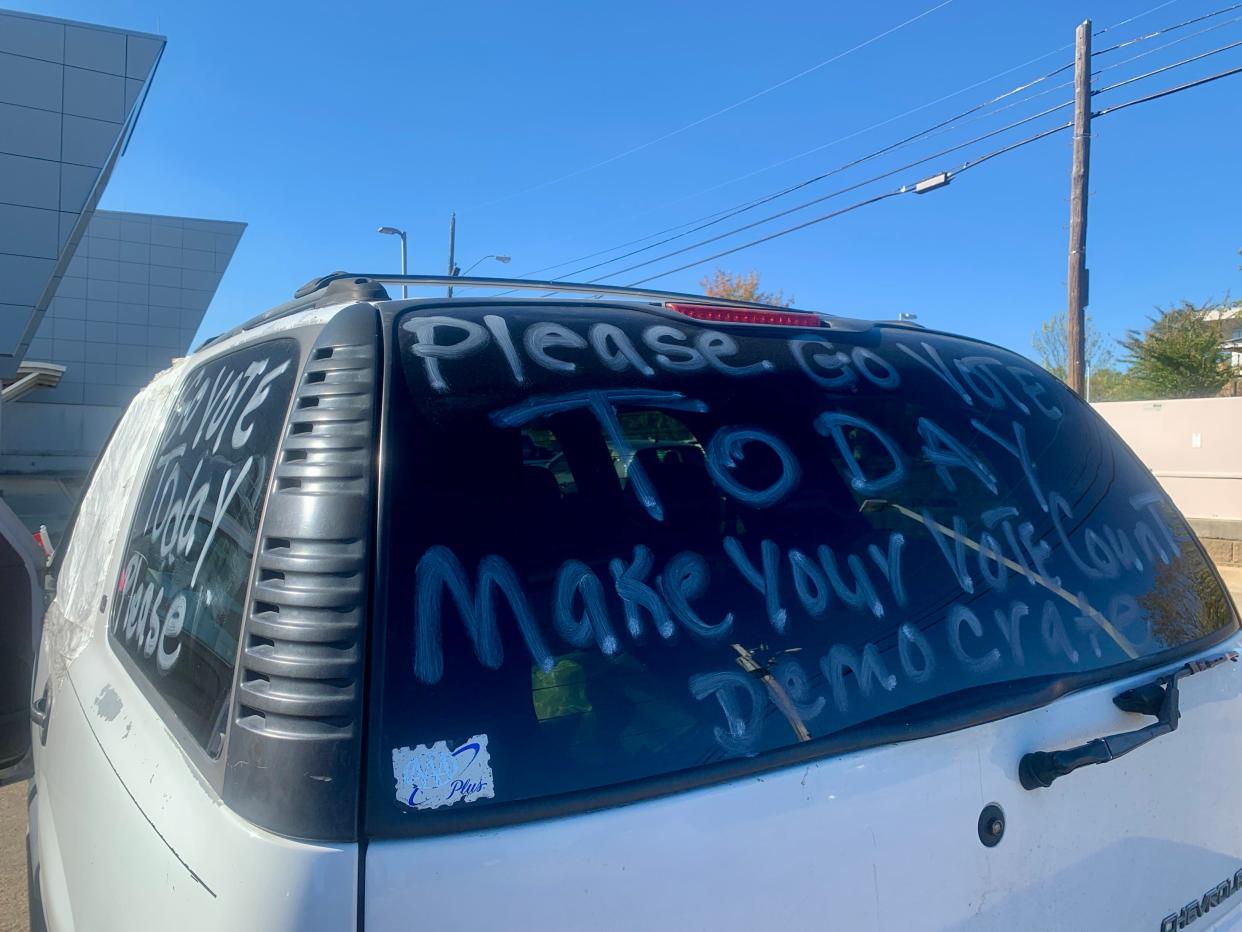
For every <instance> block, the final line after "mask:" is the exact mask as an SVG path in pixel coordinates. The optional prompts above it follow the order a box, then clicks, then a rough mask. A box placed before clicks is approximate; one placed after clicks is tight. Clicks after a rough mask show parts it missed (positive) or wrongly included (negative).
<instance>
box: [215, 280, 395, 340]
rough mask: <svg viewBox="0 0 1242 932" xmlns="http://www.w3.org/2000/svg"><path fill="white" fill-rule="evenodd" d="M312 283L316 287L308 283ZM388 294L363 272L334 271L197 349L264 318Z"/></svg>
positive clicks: (380, 297) (233, 334)
mask: <svg viewBox="0 0 1242 932" xmlns="http://www.w3.org/2000/svg"><path fill="white" fill-rule="evenodd" d="M312 285H315V286H317V287H313V288H312V287H311V286H312ZM389 297H390V295H389V294H388V292H387V291H386V290H385V289H384V286H383V285H381V284H379V283H378V282H376V281H375V280H374V279H373V278H369V277H367V276H364V275H348V274H346V273H345V272H334V273H332V274H331V275H325V276H324V277H323V278H316V279H313V280H312V281H310V282H308V283H307V284H306V285H303V286H302V287H301V288H299V289H298V290H297V292H296V294H295V295H294V297H293V300H292V301H286V302H285V303H284V304H279V305H277V306H276V307H274V308H272V309H271V310H267V311H264V312H263V313H262V314H258V315H256V316H254V317H252V318H250V319H249V320H247V321H245V322H244V323H241V324H238V325H237V326H236V327H234V328H233V329H232V330H226V331H225V332H224V333H218V334H216V335H215V336H214V337H210V338H208V339H206V340H204V341H203V342H202V343H200V344H199V345H198V349H202V348H203V347H205V346H210V345H212V344H213V343H219V342H220V341H221V340H227V339H228V338H229V337H231V336H235V335H236V334H239V333H243V332H244V331H246V330H253V329H254V328H255V327H258V326H261V325H262V324H266V323H267V322H268V321H272V320H276V319H278V318H281V317H288V316H289V315H290V314H296V313H297V312H298V311H309V310H311V309H312V308H316V307H328V306H330V305H333V304H345V303H348V302H350V301H387V300H388V299H389Z"/></svg>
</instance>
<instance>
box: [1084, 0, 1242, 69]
mask: <svg viewBox="0 0 1242 932" xmlns="http://www.w3.org/2000/svg"><path fill="white" fill-rule="evenodd" d="M1235 23H1242V16H1235V17H1234V18H1233V19H1227V20H1225V21H1224V22H1223V23H1216V24H1214V25H1212V26H1206V27H1204V28H1203V29H1200V30H1199V31H1198V32H1192V33H1190V35H1186V36H1181V37H1180V38H1177V39H1172V40H1170V41H1169V42H1163V43H1161V44H1160V45H1157V46H1155V47H1153V48H1150V49H1148V50H1147V51H1146V52H1139V53H1138V54H1137V55H1131V56H1130V57H1129V58H1123V59H1122V60H1121V61H1116V62H1113V63H1112V64H1111V65H1109V66H1108V67H1106V68H1100V69H1099V70H1098V71H1094V72H1092V75H1091V76H1092V77H1098V76H1099V75H1101V74H1104V72H1106V71H1113V70H1114V69H1117V68H1120V67H1122V66H1123V65H1128V64H1130V62H1134V61H1138V60H1139V59H1140V58H1146V57H1147V56H1148V55H1155V54H1156V53H1157V52H1162V51H1164V50H1165V49H1167V48H1171V47H1173V46H1174V45H1180V44H1181V43H1183V42H1189V41H1190V40H1191V39H1197V38H1198V37H1199V36H1202V35H1205V34H1207V33H1209V32H1215V31H1216V30H1217V29H1224V28H1225V27H1226V26H1232V25H1233V24H1235ZM1070 83H1071V84H1072V83H1073V82H1072V81H1071V82H1070Z"/></svg>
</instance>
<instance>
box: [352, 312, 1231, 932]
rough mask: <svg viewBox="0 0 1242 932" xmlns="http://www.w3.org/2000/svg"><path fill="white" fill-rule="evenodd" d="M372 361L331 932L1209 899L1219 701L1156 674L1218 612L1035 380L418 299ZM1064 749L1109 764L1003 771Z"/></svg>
mask: <svg viewBox="0 0 1242 932" xmlns="http://www.w3.org/2000/svg"><path fill="white" fill-rule="evenodd" d="M389 338H390V340H389V343H390V353H391V364H390V366H389V369H388V382H389V384H388V388H387V391H386V393H385V397H386V399H387V404H386V412H385V415H384V435H383V436H384V439H383V450H382V462H383V471H384V475H383V490H382V501H381V515H380V522H379V525H380V559H381V567H380V573H379V575H378V578H379V579H380V580H381V592H380V593H379V598H378V606H379V609H380V610H379V612H378V618H377V620H376V624H375V626H374V634H373V641H372V665H371V670H372V675H371V684H372V685H371V689H372V696H371V710H372V711H371V722H370V726H369V729H368V764H367V784H368V785H367V795H366V827H367V834H368V838H369V843H368V847H367V854H366V868H365V881H364V882H365V889H364V895H363V907H364V911H365V912H364V915H365V924H366V926H367V928H369V929H385V930H386V929H389V928H393V929H396V928H409V927H410V926H411V924H412V923H413V924H417V925H423V926H425V927H427V928H437V929H439V928H480V927H487V926H504V927H507V928H539V929H542V930H548V929H553V928H565V929H571V928H581V927H584V926H591V927H600V928H618V929H621V928H626V929H630V928H642V927H673V926H677V927H691V928H699V927H708V926H711V927H723V928H743V927H751V928H754V927H759V928H769V927H773V926H775V925H777V924H778V923H779V924H782V925H785V926H787V927H792V928H807V927H831V928H868V929H870V928H884V929H912V928H928V929H941V928H1003V929H1049V928H1067V929H1068V928H1074V929H1079V928H1091V929H1096V928H1098V929H1121V928H1124V929H1138V928H1151V929H1170V928H1181V927H1184V926H1185V925H1187V924H1190V923H1200V925H1199V926H1198V927H1200V928H1202V927H1206V926H1208V925H1209V924H1211V923H1212V922H1215V921H1217V920H1218V919H1219V918H1220V917H1222V916H1226V915H1228V914H1229V911H1230V909H1231V907H1232V906H1233V905H1234V904H1235V903H1236V902H1239V901H1242V890H1239V891H1238V894H1239V895H1235V892H1234V891H1235V888H1236V887H1238V886H1240V885H1242V810H1240V809H1239V807H1237V806H1236V804H1234V802H1233V800H1234V793H1233V783H1234V780H1235V775H1236V774H1237V773H1238V772H1240V768H1239V764H1240V763H1242V760H1240V758H1242V741H1240V740H1239V739H1240V738H1242V734H1239V731H1240V727H1242V726H1240V721H1242V715H1240V706H1239V692H1240V690H1242V679H1240V678H1239V676H1238V674H1237V672H1236V667H1235V665H1233V664H1219V665H1215V666H1212V667H1210V668H1207V669H1202V671H1201V672H1198V673H1196V675H1194V676H1184V677H1183V678H1180V679H1178V680H1177V683H1176V686H1175V687H1172V688H1171V687H1170V686H1169V683H1170V682H1171V681H1170V680H1169V679H1168V677H1169V676H1170V675H1171V674H1173V673H1175V672H1177V671H1180V672H1181V673H1182V674H1185V673H1187V672H1189V669H1190V668H1187V667H1186V666H1185V665H1186V664H1187V662H1188V661H1190V660H1196V659H1198V660H1205V659H1212V658H1218V657H1221V656H1223V655H1225V653H1226V652H1227V651H1229V650H1230V649H1232V648H1233V647H1234V646H1235V642H1236V632H1237V629H1238V624H1237V619H1236V615H1235V612H1234V609H1233V607H1232V605H1231V603H1230V602H1229V598H1228V596H1227V595H1226V594H1225V592H1224V590H1223V588H1222V586H1221V584H1220V581H1219V578H1218V576H1217V575H1216V573H1215V571H1214V569H1213V568H1212V566H1211V564H1210V563H1209V562H1208V561H1207V560H1206V558H1205V557H1204V554H1203V552H1202V549H1201V548H1200V546H1199V545H1198V543H1197V541H1196V540H1195V539H1194V537H1193V535H1192V534H1191V532H1190V531H1189V529H1188V528H1187V526H1186V523H1185V521H1184V520H1183V518H1182V517H1181V516H1180V515H1179V514H1178V513H1177V511H1176V509H1175V508H1174V507H1173V506H1172V504H1171V503H1170V502H1169V501H1168V499H1167V497H1166V496H1165V494H1164V493H1163V492H1162V490H1161V489H1160V487H1159V486H1158V484H1157V483H1156V482H1155V480H1154V479H1153V478H1152V477H1151V475H1150V473H1149V472H1148V471H1147V470H1146V469H1145V468H1144V467H1143V466H1142V465H1141V464H1140V463H1139V462H1138V461H1137V459H1136V458H1135V457H1134V456H1133V454H1132V453H1131V452H1130V451H1129V450H1128V449H1127V448H1126V447H1125V446H1124V445H1123V444H1122V443H1121V442H1120V441H1119V440H1118V439H1117V437H1116V436H1115V435H1114V434H1113V433H1112V432H1111V431H1110V430H1109V429H1108V428H1107V427H1106V426H1105V425H1104V423H1103V422H1102V421H1101V420H1100V419H1099V418H1098V417H1097V416H1096V414H1095V413H1094V412H1093V411H1092V410H1091V409H1090V408H1089V407H1088V406H1086V405H1085V404H1083V403H1082V402H1081V401H1080V400H1079V399H1077V398H1076V397H1075V396H1073V395H1072V394H1071V393H1070V392H1068V391H1067V390H1066V389H1065V387H1064V386H1063V385H1062V384H1061V383H1060V382H1059V381H1058V380H1056V379H1054V378H1052V377H1050V376H1049V375H1047V374H1046V373H1045V372H1043V371H1042V370H1040V369H1038V368H1037V367H1035V366H1034V365H1032V364H1031V363H1030V362H1028V361H1027V360H1025V359H1022V358H1021V357H1018V356H1015V355H1013V354H1011V353H1008V352H1006V351H1003V350H1000V349H997V348H995V347H991V346H987V345H984V344H980V343H976V342H972V341H967V340H963V339H960V338H956V337H950V336H946V335H942V334H934V333H930V332H926V331H921V330H917V329H913V328H908V327H901V326H884V325H868V324H863V323H860V322H855V321H842V320H837V319H821V318H820V317H817V316H815V315H803V314H798V313H794V312H789V313H785V314H778V315H764V314H763V313H752V312H748V311H738V310H727V309H708V308H701V307H670V308H651V307H643V306H632V305H631V306H625V305H590V306H584V305H582V304H581V303H564V304H557V303H548V304H544V303H539V304H520V303H515V304H513V305H509V306H497V305H495V304H492V305H482V304H481V305H479V306H468V305H466V306H463V305H460V304H454V305H452V306H444V307H430V308H429V307H426V306H423V307H418V308H414V309H408V310H400V311H398V312H397V313H396V314H395V315H394V316H392V318H391V321H390V325H389ZM1194 669H1198V668H1197V667H1195V668H1194ZM1160 677H1164V679H1158V678H1160ZM1162 686H1163V687H1164V689H1163V690H1162V689H1161V687H1162ZM1130 689H1137V690H1138V692H1136V693H1133V694H1131V701H1130V702H1129V703H1123V704H1126V705H1127V707H1128V708H1130V709H1131V710H1132V711H1123V710H1122V709H1121V708H1119V707H1118V705H1117V704H1116V703H1115V702H1114V701H1113V700H1114V698H1115V697H1116V696H1118V695H1119V694H1121V693H1122V692H1124V691H1126V690H1130ZM1173 699H1180V713H1181V718H1180V719H1178V718H1177V717H1176V715H1175V714H1173V712H1174V710H1173V701H1172V700H1173ZM1144 703H1146V707H1144ZM1144 713H1147V714H1144ZM1161 716H1163V717H1161ZM1162 722H1163V724H1162ZM1173 724H1177V725H1178V727H1176V729H1175V730H1174V729H1172V728H1171V727H1169V726H1171V725H1173ZM1147 726H1151V727H1150V728H1149V729H1148V731H1147V732H1144V733H1143V735H1144V736H1146V737H1150V738H1153V739H1154V740H1150V741H1148V742H1147V743H1144V744H1141V746H1138V745H1139V742H1138V741H1137V740H1136V739H1127V738H1118V739H1112V740H1110V742H1109V744H1108V746H1101V745H1100V744H1098V743H1097V744H1089V742H1091V741H1093V739H1097V738H1101V737H1103V736H1110V735H1118V734H1123V733H1129V732H1134V731H1136V730H1138V729H1143V728H1145V727H1147ZM1081 745H1087V749H1086V750H1085V751H1082V752H1078V754H1077V758H1078V759H1079V760H1088V759H1096V760H1102V759H1104V758H1106V757H1109V756H1116V759H1115V760H1111V761H1109V762H1107V763H1105V764H1102V765H1097V766H1086V767H1082V768H1081V769H1077V770H1074V771H1073V772H1069V773H1066V774H1065V775H1064V776H1060V777H1059V778H1056V775H1057V773H1058V772H1059V771H1065V770H1066V769H1067V768H1066V766H1065V765H1067V764H1069V763H1073V762H1074V758H1072V757H1066V756H1062V757H1061V758H1057V759H1053V760H1051V761H1049V760H1048V759H1042V760H1041V759H1040V758H1030V759H1028V764H1029V763H1030V761H1032V760H1033V761H1035V763H1036V764H1041V763H1042V764H1044V765H1046V766H1043V767H1039V766H1036V767H1033V768H1032V767H1029V766H1028V768H1027V773H1026V777H1027V783H1028V784H1029V785H1031V786H1034V787H1035V788H1034V789H1026V788H1024V786H1023V783H1022V780H1021V779H1020V773H1019V770H1020V768H1019V763H1020V761H1021V760H1022V759H1023V758H1024V756H1025V755H1027V754H1029V753H1030V752H1036V751H1061V750H1065V749H1070V748H1074V747H1078V746H1081ZM1131 746H1133V750H1131V751H1130V752H1129V753H1127V754H1125V756H1119V755H1120V752H1121V751H1122V750H1123V749H1129V748H1130V747H1131ZM1058 765H1061V766H1060V768H1059V771H1058ZM1041 783H1048V784H1050V785H1047V786H1042V785H1039V784H1041ZM1235 878H1236V879H1235ZM1239 915H1242V912H1240V913H1239ZM1170 923H1171V924H1170Z"/></svg>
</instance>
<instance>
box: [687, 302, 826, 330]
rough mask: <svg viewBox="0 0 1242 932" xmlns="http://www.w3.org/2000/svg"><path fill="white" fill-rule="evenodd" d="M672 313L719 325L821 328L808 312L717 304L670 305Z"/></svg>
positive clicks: (814, 317)
mask: <svg viewBox="0 0 1242 932" xmlns="http://www.w3.org/2000/svg"><path fill="white" fill-rule="evenodd" d="M666 306H667V307H668V309H669V310H670V311H674V312H676V313H678V314H683V315H685V316H686V317H693V318H694V319H695V320H710V321H714V322H715V323H718V324H765V325H767V326H769V327H819V326H821V325H822V322H821V321H820V319H819V317H818V315H816V314H811V313H809V312H807V311H769V310H766V309H764V308H759V307H729V306H728V305H717V304H669V305H666Z"/></svg>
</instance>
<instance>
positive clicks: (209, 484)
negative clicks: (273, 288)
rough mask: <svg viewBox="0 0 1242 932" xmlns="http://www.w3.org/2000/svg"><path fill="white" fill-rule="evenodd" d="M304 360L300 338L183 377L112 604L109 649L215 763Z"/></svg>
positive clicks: (229, 357)
mask: <svg viewBox="0 0 1242 932" xmlns="http://www.w3.org/2000/svg"><path fill="white" fill-rule="evenodd" d="M297 359H298V347H297V344H296V343H295V342H294V341H292V340H275V341H272V342H269V343H262V344H259V345H258V346H253V347H249V348H247V349H243V350H239V351H237V352H235V353H230V354H228V355H225V356H222V357H220V358H218V359H213V360H211V361H209V362H207V363H205V364H203V365H202V366H200V367H198V368H197V369H196V370H195V371H193V372H192V373H190V374H189V375H188V376H187V378H186V381H185V384H184V386H183V387H182V389H181V391H180V394H179V395H178V398H177V401H176V404H175V405H174V406H173V408H172V412H171V413H170V415H169V417H168V423H167V424H166V425H165V427H164V431H163V436H162V438H161V440H160V443H159V446H158V447H157V448H156V453H155V456H154V458H153V460H152V463H151V467H150V472H149V473H148V474H147V476H146V480H145V482H144V483H143V486H142V492H141V494H140V497H139V499H138V507H137V509H136V510H135V512H134V518H133V525H132V526H131V527H130V529H129V537H128V542H127V545H126V549H125V558H124V560H123V562H122V564H121V566H122V568H121V574H120V576H119V578H118V579H117V583H116V590H115V598H114V599H113V601H112V616H111V619H110V623H109V632H110V640H111V641H112V643H113V645H114V647H115V648H116V649H117V650H118V651H119V652H120V653H121V654H122V655H124V656H126V657H128V658H129V659H130V660H131V661H132V662H133V664H134V665H135V666H136V667H137V668H138V671H139V676H140V677H142V678H145V680H146V681H147V683H148V684H150V686H151V687H152V688H153V689H154V690H155V691H156V692H158V693H159V695H160V696H161V697H163V699H164V701H165V702H166V703H167V704H168V706H169V708H170V709H171V710H172V712H173V713H174V714H175V715H176V717H177V718H178V719H179V720H180V721H181V723H182V724H183V725H184V726H185V728H186V729H187V730H188V731H189V732H190V734H192V735H193V736H194V738H195V739H196V740H197V741H198V742H199V744H201V745H202V746H203V748H204V749H205V750H206V751H207V753H208V754H210V755H212V756H213V757H214V756H216V755H218V754H219V752H220V744H221V740H222V738H223V734H224V723H225V718H226V716H227V714H228V713H227V710H228V696H229V692H230V689H231V688H232V683H233V667H234V664H235V662H236V656H237V642H238V638H239V636H240V633H241V622H242V613H243V612H244V611H245V599H246V585H247V583H248V581H249V578H250V566H251V560H252V558H253V556H254V550H255V539H256V537H257V534H258V529H259V521H260V519H261V517H262V514H263V502H264V498H265V493H266V490H267V487H268V480H269V478H270V477H271V472H272V464H273V460H274V458H275V455H276V447H277V444H278V443H279V442H280V437H281V433H282V431H283V429H284V424H285V417H286V415H287V413H288V408H289V398H290V396H291V394H292V392H293V385H294V380H295V378H296V376H297V369H298V366H297Z"/></svg>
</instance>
